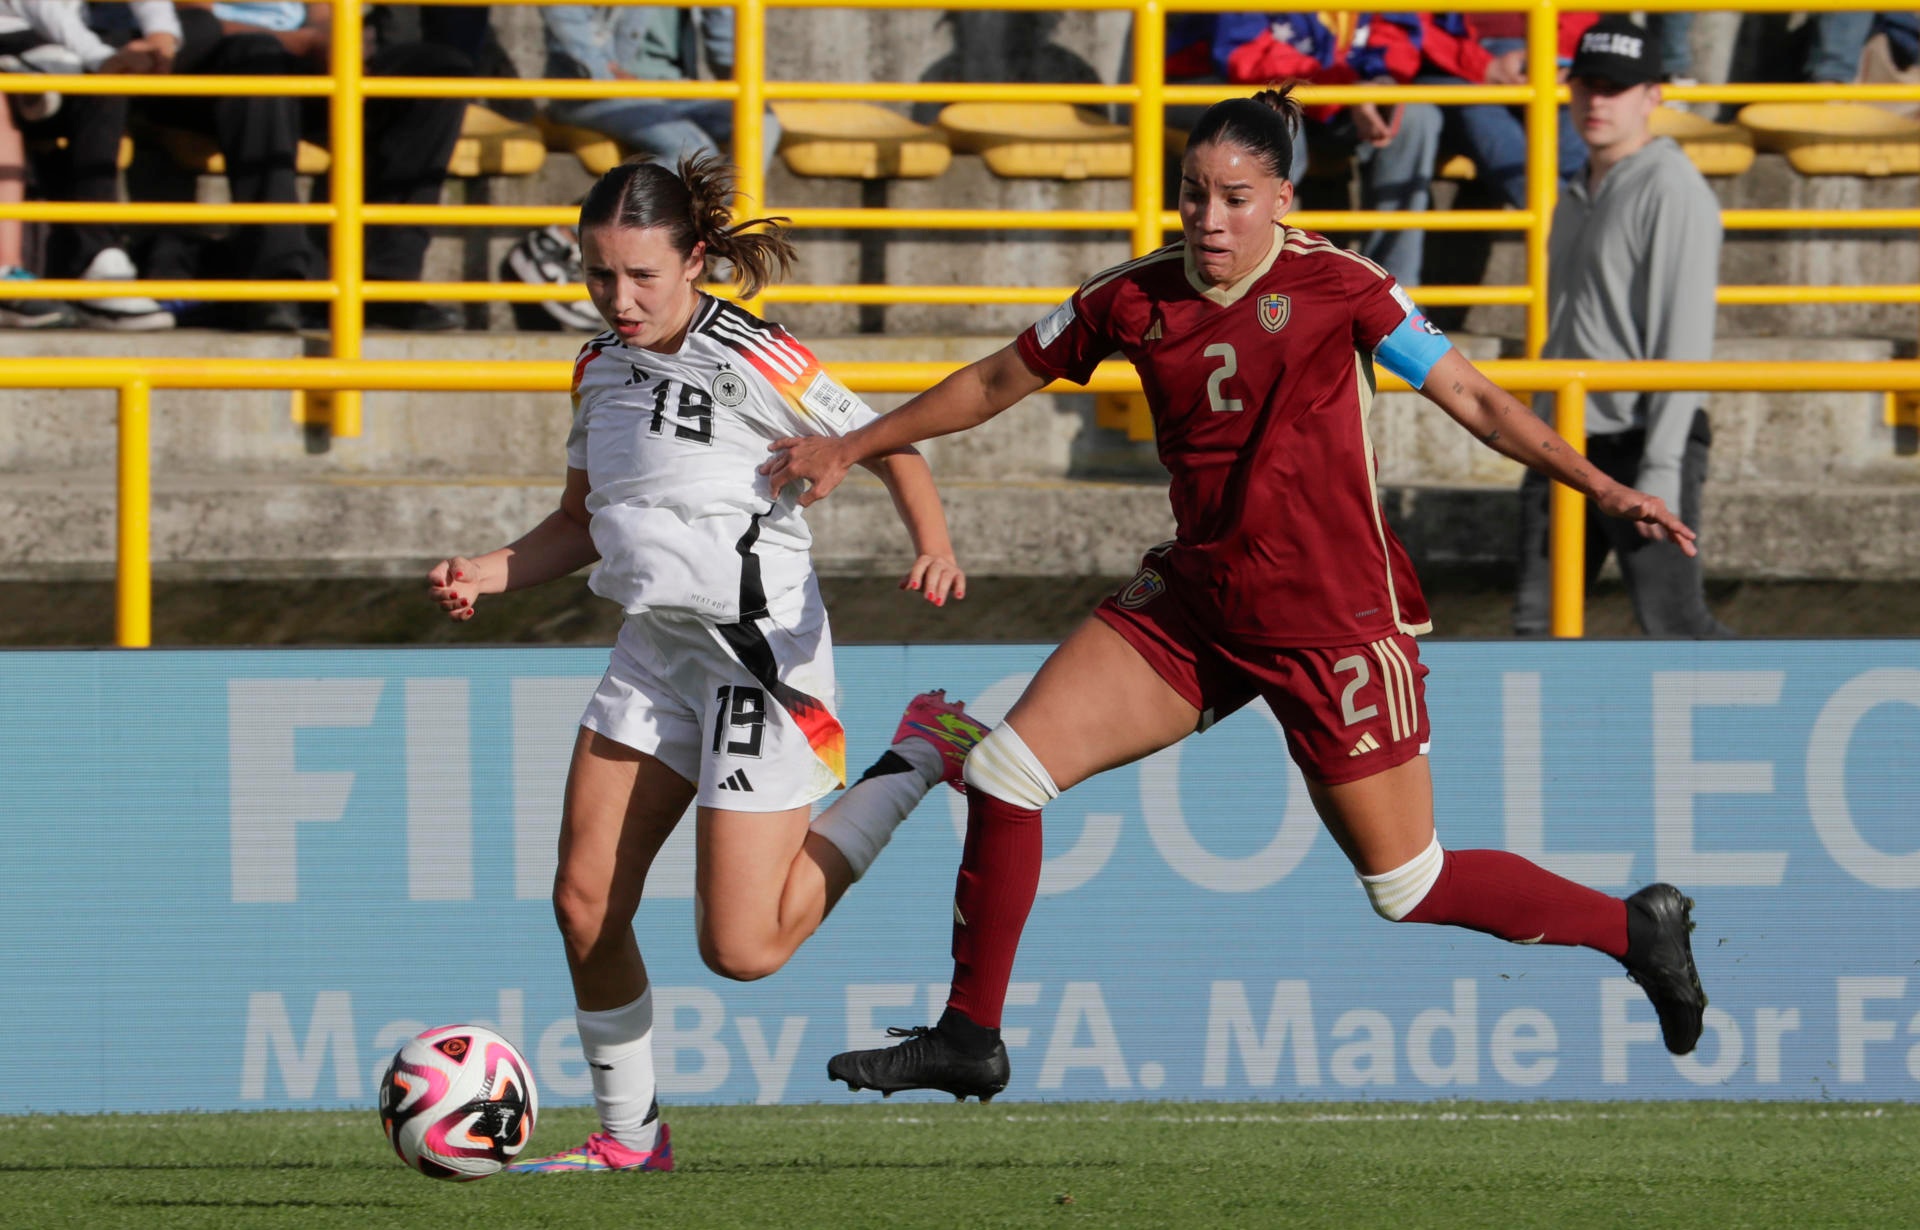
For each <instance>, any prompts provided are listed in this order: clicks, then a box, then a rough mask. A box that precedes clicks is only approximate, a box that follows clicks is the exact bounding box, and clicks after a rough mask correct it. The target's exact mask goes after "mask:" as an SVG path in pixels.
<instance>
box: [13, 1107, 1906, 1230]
mask: <svg viewBox="0 0 1920 1230" xmlns="http://www.w3.org/2000/svg"><path fill="white" fill-rule="evenodd" d="M669 1118H670V1121H671V1123H672V1124H673V1130H674V1147H675V1151H676V1154H677V1159H676V1160H677V1161H678V1163H679V1167H680V1168H679V1170H677V1171H676V1172H675V1173H673V1174H671V1175H565V1176H551V1177H521V1176H500V1177H496V1178H492V1179H488V1180H486V1181H484V1182H481V1183H473V1184H453V1183H441V1182H435V1181H432V1180H429V1179H425V1178H422V1177H421V1176H419V1175H417V1174H414V1173H412V1172H410V1171H408V1170H405V1169H403V1168H402V1167H401V1165H400V1163H399V1162H398V1161H397V1160H396V1159H395V1158H394V1156H393V1154H392V1152H391V1151H390V1150H388V1148H387V1146H386V1142H385V1141H384V1140H383V1139H382V1138H381V1135H380V1129H379V1126H378V1124H377V1123H376V1121H375V1119H374V1115H373V1112H372V1111H370V1110H369V1111H366V1112H363V1113H358V1114H347V1113H259V1114H210V1115H151V1116H146V1115H120V1116H55V1117H45V1116H22V1117H12V1118H0V1226H7V1227H11V1228H16V1230H25V1228H28V1227H33V1228H38V1227H65V1226H73V1227H88V1228H89V1230H92V1228H95V1227H110V1226H137V1227H143V1228H149V1227H175V1226H192V1227H200V1226H205V1227H235V1226H246V1227H253V1226H261V1227H280V1226H285V1227H301V1228H302V1230H305V1228H308V1227H353V1228H356V1230H358V1228H361V1227H382V1226H407V1227H413V1226H422V1227H435V1228H440V1227H446V1228H449V1230H451V1228H455V1227H459V1228H462V1230H464V1228H466V1227H476V1226H488V1227H504V1228H512V1227H570V1226H581V1227H595V1228H604V1227H615V1226H643V1227H648V1228H650V1230H651V1228H654V1227H673V1226H748V1227H754V1228H755V1230H768V1228H770V1227H784V1226H831V1227H852V1226H874V1227H901V1226H933V1227H942V1228H943V1230H952V1228H956V1227H974V1226H1052V1225H1061V1226H1064V1225H1084V1226H1150V1227H1174V1226H1206V1227H1220V1226H1287V1227H1294V1226H1330V1227H1360V1226H1381V1227H1412V1226H1422V1227H1424V1226H1476V1227H1478V1226H1489V1227H1503V1228H1504V1227H1520V1226H1540V1227H1576V1226H1594V1227H1601V1226H1604V1227H1616V1226H1685V1227H1689V1228H1705V1227H1719V1226H1767V1227H1772V1226H1792V1227H1808V1226H1849V1227H1851V1226H1916V1225H1920V1182H1916V1181H1915V1179H1914V1178H1913V1173H1914V1165H1915V1157H1916V1147H1917V1146H1920V1106H1913V1105H1904V1104H1902V1105H1887V1106H1868V1105H1860V1104H1841V1103H1825V1104H1823V1103H1811V1104H1810V1103H1787V1104H1781V1103H1773V1104H1759V1103H1742V1102H1693V1103H1661V1104H1646V1103H1609V1104H1590V1103H1563V1102H1543V1103H1528V1104H1513V1105H1496V1104H1491V1103H1477V1102H1460V1103H1441V1104H1433V1103H1425V1104H1418V1105H1415V1104H1404V1103H1368V1104H1327V1103H1260V1104H1232V1105H1229V1104H1216V1103H1164V1102H1163V1103H1151V1104H1139V1103H1133V1104H1126V1105H1101V1104H1088V1103H1068V1104H1053V1105H1049V1104H1045V1103H1012V1104H1001V1105H988V1106H981V1105H978V1104H975V1103H969V1104H967V1105H965V1106H959V1105H955V1104H953V1103H946V1102H921V1101H914V1102H907V1101H901V1102H896V1103H881V1104H874V1105H861V1106H799V1107H778V1108H765V1107H742V1106H732V1107H694V1106H677V1107H673V1108H671V1110H670V1115H669ZM590 1127H591V1115H590V1112H589V1111H586V1110H580V1109H573V1108H569V1109H565V1110H555V1111H551V1112H549V1113H548V1114H546V1115H545V1116H543V1117H542V1119H541V1121H540V1125H539V1129H538V1132H537V1134H536V1136H535V1138H534V1142H533V1144H534V1146H535V1147H536V1149H539V1148H541V1147H542V1146H544V1147H545V1150H546V1151H551V1150H552V1149H555V1148H562V1147H565V1146H567V1145H569V1144H574V1143H577V1142H578V1140H579V1139H582V1138H584V1137H585V1135H586V1133H587V1131H588V1130H589V1129H590Z"/></svg>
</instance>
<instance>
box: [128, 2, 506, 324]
mask: <svg viewBox="0 0 1920 1230" xmlns="http://www.w3.org/2000/svg"><path fill="white" fill-rule="evenodd" d="M179 8H180V15H181V21H182V25H183V28H184V30H185V39H184V42H183V45H182V48H181V51H180V55H179V58H178V60H177V61H176V63H175V66H174V67H175V71H176V72H182V73H203V74H210V75H228V74H232V75H299V74H305V73H314V72H325V71H326V68H327V59H328V55H329V52H330V47H331V28H332V6H331V5H329V4H307V3H299V2H298V0H179ZM366 71H367V73H368V74H369V75H371V76H389V77H391V76H405V77H470V76H472V75H473V72H474V67H473V63H472V61H471V60H469V59H468V58H467V57H466V56H465V55H462V54H461V53H460V52H458V51H455V50H453V49H452V48H450V47H446V46H437V45H433V44H429V43H424V42H411V43H399V44H394V45H390V46H385V47H381V48H380V49H378V50H377V51H376V52H375V53H374V54H373V55H372V56H371V57H369V59H368V60H367V65H366ZM158 113H159V115H160V117H161V118H162V120H163V122H164V123H167V124H169V125H174V126H179V127H184V128H189V129H192V130H194V131H198V132H203V133H206V134H208V135H210V136H212V137H213V138H214V140H215V141H216V142H217V143H218V145H219V146H220V151H221V153H222V155H224V157H225V160H226V164H227V180H228V185H229V191H230V195H231V197H232V199H233V200H234V201H235V202H241V203H268V204H291V203H294V202H297V201H298V200H299V196H298V193H297V192H296V190H295V168H296V165H297V158H298V154H299V146H300V141H301V139H302V138H303V137H304V138H305V139H307V140H309V141H313V142H315V143H322V142H325V141H326V139H327V134H328V118H329V117H328V100H327V99H324V98H308V99H297V98H276V97H271V96H265V97H260V96H245V97H243V96H233V97H221V98H197V99H182V100H180V102H179V103H178V104H177V105H174V106H169V107H165V108H161V109H159V112H158ZM465 114H466V103H465V102H464V101H461V100H459V99H417V98H394V99H382V98H376V99H369V100H368V101H367V104H366V120H365V124H366V156H365V174H366V200H367V201H368V202H369V203H378V204H402V205H437V204H439V203H440V192H441V187H442V184H443V183H444V181H445V179H446V171H447V161H448V159H450V158H451V157H452V156H453V147H454V144H455V143H456V142H457V141H458V140H459V139H460V124H461V121H462V119H463V118H464V116H465ZM315 198H316V199H323V198H322V194H321V192H320V189H319V185H316V186H315ZM430 237H431V235H430V231H429V230H428V228H427V227H424V226H369V227H368V228H367V230H366V241H365V257H366V260H365V271H366V272H365V276H366V277H367V278H368V279H370V280H376V281H396V282H414V281H418V280H419V279H420V275H421V271H422V269H423V268H424V266H425V262H426V252H427V242H428V240H429V238H430ZM233 238H234V242H233V244H232V245H231V248H230V251H229V252H228V254H227V268H226V269H225V270H223V272H227V273H229V275H231V276H240V277H250V278H261V279H274V280H280V279H294V280H298V279H304V278H310V277H314V276H316V275H317V274H318V273H320V272H321V270H322V269H323V268H324V264H323V261H322V259H321V256H320V253H319V251H318V250H317V247H316V244H315V242H314V239H313V238H312V237H311V236H310V235H309V233H308V232H307V231H305V230H304V229H303V228H300V227H295V226H261V227H242V228H236V231H235V234H234V237H233ZM168 257H169V259H170V260H171V261H173V262H175V263H176V264H177V265H178V266H183V267H176V268H173V269H170V270H168V274H169V276H179V277H190V276H193V275H194V274H195V273H196V272H198V270H195V269H193V268H191V267H190V265H191V262H192V261H193V259H194V258H193V254H192V252H191V250H190V249H188V248H186V247H184V246H176V247H172V248H170V249H169V250H168ZM159 259H160V258H159V256H158V254H156V258H155V260H156V264H157V263H158V261H159ZM366 320H367V323H368V324H369V325H372V326H375V327H385V328H397V329H415V330H433V329H453V328H458V327H459V325H460V316H459V314H458V313H457V312H454V311H453V310H451V309H449V308H444V307H439V306H436V305H433V304H427V303H406V302H395V303H369V304H368V305H367V309H366ZM223 323H226V324H228V325H230V326H232V327H236V328H241V329H251V330H290V329H298V328H300V327H301V324H302V323H303V322H302V318H301V314H300V311H299V308H298V307H297V305H295V304H292V303H287V302H284V301H282V302H276V303H248V304H235V305H232V314H231V315H230V316H229V317H228V318H227V319H226V320H225V321H224V322H223Z"/></svg>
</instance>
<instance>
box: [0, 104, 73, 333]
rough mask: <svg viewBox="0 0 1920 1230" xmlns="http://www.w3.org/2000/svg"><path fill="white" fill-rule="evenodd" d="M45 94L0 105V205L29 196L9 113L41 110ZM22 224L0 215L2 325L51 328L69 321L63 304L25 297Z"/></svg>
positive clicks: (22, 147)
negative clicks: (23, 110)
mask: <svg viewBox="0 0 1920 1230" xmlns="http://www.w3.org/2000/svg"><path fill="white" fill-rule="evenodd" d="M47 97H48V96H46V95H33V94H10V95H8V99H9V101H8V102H5V103H0V205H17V204H19V203H20V202H21V201H23V200H25V199H26V194H27V147H26V142H24V141H23V140H21V138H20V126H19V125H18V124H16V123H14V120H13V112H14V109H15V108H16V107H20V106H21V104H22V103H25V104H26V108H25V109H26V110H29V111H33V112H35V113H38V114H44V113H45V108H46V106H47V101H46V99H47ZM25 231H26V228H25V227H24V226H23V225H21V222H20V220H19V219H18V218H0V296H4V297H0V328H8V329H50V328H55V327H57V326H60V325H70V324H72V323H73V313H72V312H71V311H69V310H68V308H67V305H66V304H64V303H61V302H59V301H58V300H54V299H34V298H31V297H29V292H30V291H31V290H32V287H31V285H29V284H30V283H31V282H32V281H33V280H34V279H33V274H31V273H30V272H28V271H27V268H26V243H25Z"/></svg>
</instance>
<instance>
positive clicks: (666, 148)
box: [551, 98, 780, 166]
mask: <svg viewBox="0 0 1920 1230" xmlns="http://www.w3.org/2000/svg"><path fill="white" fill-rule="evenodd" d="M551 110H552V111H553V114H554V118H556V119H558V120H559V121H560V122H561V123H563V124H572V125H574V126H576V127H579V128H591V129H592V130H593V131H595V132H598V133H603V134H605V135H606V136H609V137H612V138H613V139H614V140H615V141H618V142H619V143H620V144H621V145H623V146H625V147H626V148H628V149H631V150H634V151H635V152H637V153H642V154H647V155H649V156H651V157H653V158H655V159H658V160H659V161H662V162H665V163H667V164H668V165H670V166H671V165H673V164H674V163H676V162H678V161H679V160H680V159H681V158H683V157H685V156H686V155H688V154H693V153H699V152H700V151H703V150H704V151H708V152H712V153H728V152H729V148H728V147H730V146H731V145H732V144H733V104H732V103H731V102H728V101H726V100H724V99H717V98H674V99H662V100H654V99H634V98H607V99H597V100H594V101H591V102H585V103H575V104H570V105H565V106H562V105H559V104H556V105H555V106H554V107H553V108H552V109H551ZM762 132H763V134H764V137H763V140H764V144H765V155H766V158H765V160H766V162H767V163H769V164H770V163H772V161H773V153H774V151H775V150H776V149H778V148H779V146H780V121H779V120H776V119H775V118H774V117H773V112H771V111H768V112H767V113H766V116H765V118H764V120H763V121H762Z"/></svg>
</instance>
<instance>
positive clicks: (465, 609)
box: [427, 555, 480, 620]
mask: <svg viewBox="0 0 1920 1230" xmlns="http://www.w3.org/2000/svg"><path fill="white" fill-rule="evenodd" d="M479 596H480V569H479V568H477V567H475V566H474V562H473V561H472V560H470V559H468V558H467V557H466V556H464V555H455V556H452V557H451V558H448V559H443V560H441V561H440V562H439V563H437V564H435V565H434V566H433V569H432V571H430V572H428V573H427V597H429V598H431V599H433V600H434V601H435V602H437V603H439V604H440V609H441V610H443V611H445V612H446V613H447V614H448V615H449V616H451V617H452V618H454V619H458V620H468V619H472V618H473V603H474V600H475V599H476V598H478V597H479Z"/></svg>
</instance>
